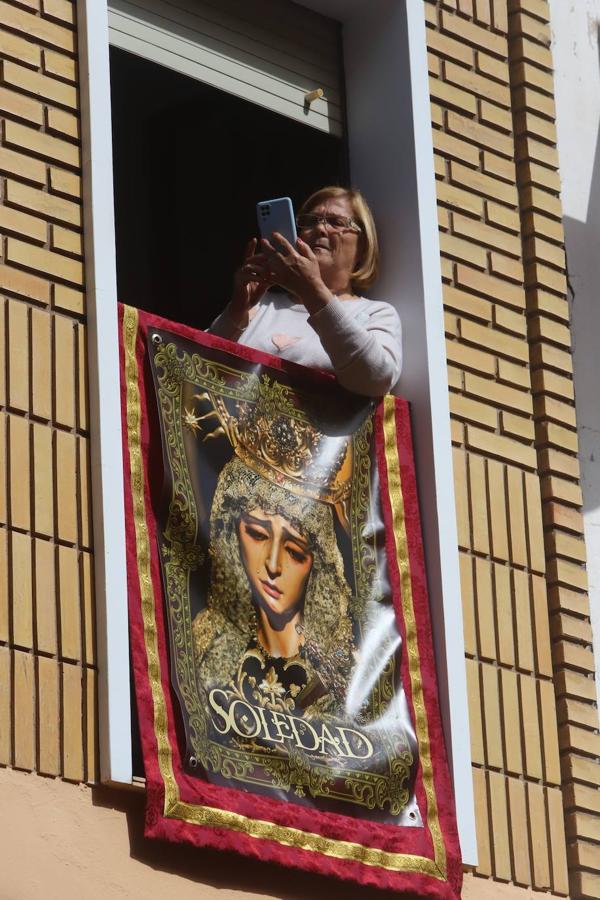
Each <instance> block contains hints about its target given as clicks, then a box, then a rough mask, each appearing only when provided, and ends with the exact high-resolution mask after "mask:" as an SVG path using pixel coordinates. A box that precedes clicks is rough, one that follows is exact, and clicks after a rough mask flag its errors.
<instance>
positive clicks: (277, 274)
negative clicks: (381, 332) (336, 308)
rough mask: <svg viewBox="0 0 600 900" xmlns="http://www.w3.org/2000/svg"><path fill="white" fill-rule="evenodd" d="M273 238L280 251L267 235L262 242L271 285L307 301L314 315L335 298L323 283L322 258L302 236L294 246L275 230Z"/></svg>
mask: <svg viewBox="0 0 600 900" xmlns="http://www.w3.org/2000/svg"><path fill="white" fill-rule="evenodd" d="M273 239H274V240H275V241H276V242H277V244H278V245H279V246H280V247H281V248H282V249H281V250H277V249H276V248H275V247H273V245H272V244H271V243H270V242H269V241H267V240H266V239H265V238H263V239H262V240H261V242H260V247H261V250H262V251H263V254H264V259H265V260H266V263H267V266H268V268H269V270H270V274H269V276H268V277H269V278H270V280H271V284H278V285H280V286H281V287H282V288H283V289H284V290H286V291H289V293H290V294H293V295H294V296H295V297H297V298H298V299H299V300H300V302H301V303H304V305H305V306H306V308H307V310H308V312H309V313H310V314H311V315H312V314H313V313H315V312H317V311H318V310H319V309H321V308H322V307H323V306H325V305H326V304H327V303H329V300H330V298H331V293H330V291H329V290H328V289H327V287H326V286H325V284H324V283H323V279H322V278H321V271H320V268H319V261H318V259H317V257H316V256H315V254H314V252H313V250H312V248H311V247H309V245H308V244H307V243H305V242H304V241H303V240H301V239H300V238H298V239H297V241H296V246H295V247H293V246H292V245H291V244H290V242H289V241H288V240H286V238H285V237H284V236H283V235H282V234H279V232H277V231H274V232H273Z"/></svg>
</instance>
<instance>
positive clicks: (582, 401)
mask: <svg viewBox="0 0 600 900" xmlns="http://www.w3.org/2000/svg"><path fill="white" fill-rule="evenodd" d="M550 9H551V16H552V52H553V55H554V66H555V89H556V108H557V126H558V151H559V159H560V174H561V183H562V203H563V213H564V224H565V238H566V247H567V266H568V272H569V282H570V286H571V289H572V294H571V315H572V327H573V351H574V370H575V392H576V399H577V425H578V433H579V448H580V449H579V453H580V462H581V478H582V487H583V504H584V523H585V540H586V547H587V566H588V575H589V585H590V606H591V612H592V628H593V634H594V649H595V656H596V667H597V670H596V677H597V680H598V682H599V683H600V399H599V397H600V346H599V345H600V140H599V128H600V47H599V43H598V33H599V29H600V0H568V2H565V0H550Z"/></svg>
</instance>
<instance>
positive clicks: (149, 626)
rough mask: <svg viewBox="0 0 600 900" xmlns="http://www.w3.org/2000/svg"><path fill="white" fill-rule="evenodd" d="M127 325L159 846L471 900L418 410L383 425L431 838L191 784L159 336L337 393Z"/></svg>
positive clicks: (125, 385) (396, 581) (262, 359)
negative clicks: (173, 635)
mask: <svg viewBox="0 0 600 900" xmlns="http://www.w3.org/2000/svg"><path fill="white" fill-rule="evenodd" d="M119 313H120V322H121V361H122V372H123V379H122V399H123V449H124V472H125V485H126V491H125V494H126V506H125V517H126V531H127V558H128V588H129V602H130V633H131V646H132V660H133V669H134V681H135V689H136V698H137V705H138V717H139V722H140V732H141V740H142V750H143V755H144V764H145V770H146V779H147V814H146V833H147V835H148V836H151V837H158V838H164V839H167V840H171V841H186V842H189V843H192V844H195V845H197V846H212V847H217V848H223V849H229V850H236V851H238V852H240V853H243V854H245V855H249V856H254V857H257V858H259V859H262V860H265V861H274V862H278V863H280V864H283V865H286V866H290V865H292V866H296V867H299V868H303V869H307V870H311V871H318V872H321V873H325V874H332V875H335V876H336V877H339V878H343V879H348V880H353V881H357V882H359V883H362V884H370V885H376V886H378V887H381V888H392V889H394V890H396V891H408V892H411V893H413V894H417V895H419V896H432V897H448V898H456V897H459V896H460V883H461V880H462V870H461V864H460V849H459V844H458V836H457V830H456V821H455V814H454V803H453V797H452V791H451V785H450V778H449V773H448V767H447V762H446V757H445V751H444V742H443V733H442V728H441V719H440V715H439V708H438V703H437V689H436V680H435V661H434V656H433V647H432V642H431V630H430V622H429V606H428V600H427V589H426V577H425V566H424V558H423V551H422V545H421V534H420V522H419V513H418V499H417V493H416V482H415V474H414V465H413V457H412V445H411V438H410V424H409V415H408V405H407V404H406V402H405V401H401V400H395V401H394V400H393V399H392V398H386V399H385V400H384V401H383V402H382V403H381V404H380V407H379V409H378V412H377V415H376V420H375V434H376V449H377V462H378V469H379V477H380V483H381V491H382V505H383V510H384V516H385V521H386V534H387V537H386V541H387V547H386V549H387V555H388V563H389V573H390V581H391V584H392V589H393V594H394V604H395V608H396V613H397V619H398V625H399V628H400V631H401V634H402V637H403V640H404V642H405V644H404V646H405V647H406V641H407V639H409V640H413V639H414V640H416V646H417V647H418V655H419V660H420V665H419V670H418V672H417V673H416V674H417V678H416V679H415V673H414V672H413V675H412V686H411V673H410V672H409V670H408V656H409V654H408V653H406V652H404V653H403V654H402V659H403V663H402V678H403V683H404V685H405V690H406V693H407V697H408V699H409V702H410V701H411V700H412V701H413V705H412V710H413V720H414V719H415V718H416V719H417V721H416V722H415V726H416V732H417V737H418V740H419V745H420V754H421V758H422V759H423V758H424V757H425V758H426V757H427V756H429V759H430V764H429V767H428V772H427V773H425V774H426V776H427V777H426V779H425V780H426V783H427V785H428V788H427V789H426V786H425V783H424V772H423V769H424V766H420V768H419V772H418V778H417V788H416V792H417V798H418V803H419V807H420V809H421V810H422V811H423V812H425V811H427V814H426V815H424V816H423V818H424V820H425V821H426V827H424V828H422V829H420V828H419V829H417V828H414V827H410V828H401V827H396V826H390V825H383V824H378V823H372V822H362V821H361V820H357V819H354V818H351V817H348V816H338V815H335V814H332V813H325V812H319V811H316V810H308V809H306V808H303V807H300V806H296V805H295V804H292V803H282V802H280V801H276V800H272V799H270V798H264V797H261V798H257V797H256V796H254V795H252V794H249V793H247V792H244V791H240V790H236V789H233V788H223V787H218V786H215V785H211V784H208V783H205V782H201V781H200V780H199V779H195V778H191V777H190V776H188V775H186V773H185V772H184V771H183V768H182V765H181V759H180V757H179V751H178V743H177V739H176V735H175V715H174V709H173V705H172V696H171V688H170V684H169V665H168V654H167V636H166V635H167V631H166V622H165V620H164V613H163V593H162V583H161V576H160V568H159V560H158V553H157V541H156V529H155V520H154V516H153V515H152V510H153V506H154V502H155V498H154V497H153V496H152V495H151V491H150V483H151V481H152V480H153V479H151V478H149V477H148V474H149V473H148V463H149V459H150V456H151V454H150V452H149V450H150V441H151V439H152V440H153V441H156V440H157V438H156V437H155V435H157V434H158V423H157V421H156V412H155V407H154V403H153V397H152V393H151V391H147V387H148V386H151V385H152V381H151V377H150V373H149V368H148V361H147V355H146V338H147V332H148V329H150V328H163V329H166V330H169V331H171V332H173V333H175V334H179V335H181V336H182V337H186V338H188V339H190V340H193V341H195V342H196V343H198V344H200V345H204V346H210V347H216V348H218V349H221V350H222V351H223V352H224V353H226V354H231V355H232V356H234V357H236V356H237V357H238V358H239V357H242V358H246V359H251V360H252V361H255V362H259V363H262V364H264V365H268V366H270V367H271V368H275V369H284V370H286V371H287V372H291V373H294V375H296V376H297V377H298V379H299V380H300V381H301V382H303V383H304V385H306V383H307V381H308V382H311V383H312V384H313V386H314V385H315V384H316V383H320V384H323V386H325V384H327V386H329V385H330V384H331V381H332V379H331V377H330V376H327V375H323V374H322V373H314V372H310V371H309V370H306V369H304V368H301V367H298V366H294V365H293V364H291V363H286V362H284V361H282V360H281V359H279V358H277V357H270V356H268V355H266V354H261V353H258V352H256V351H253V350H250V349H249V348H245V347H240V346H239V345H237V344H231V343H230V342H228V341H225V340H223V339H220V338H216V337H213V336H210V335H207V334H206V333H204V332H198V331H195V330H194V329H191V328H189V327H186V326H181V325H177V324H174V323H171V322H168V321H165V320H163V319H160V318H158V317H156V316H152V315H150V314H147V313H143V312H139V313H138V311H137V310H135V311H133V310H129V309H128V308H126V307H125V308H124V307H121V308H120V310H119ZM390 404H391V405H390ZM151 436H152V438H151ZM392 444H393V445H394V453H395V455H396V458H397V460H398V463H399V465H397V468H398V473H397V474H398V477H399V479H400V483H401V496H396V497H394V496H393V495H392V496H390V487H391V486H392V485H391V482H393V480H394V478H395V477H396V473H395V470H394V472H391V473H390V472H389V471H388V466H389V461H390V459H392V465H393V454H392V455H390V447H391V446H392ZM399 500H401V501H402V504H401V505H402V506H403V521H404V531H405V536H406V538H405V552H404V555H405V556H406V559H403V558H402V556H401V554H399V548H398V546H397V542H395V541H394V523H395V522H397V515H398V501H399ZM395 516H396V519H395ZM399 560H400V564H399ZM401 567H402V568H403V571H404V576H402V574H401V572H400V568H401ZM407 573H408V574H407ZM403 577H404V581H403ZM407 578H408V581H407V580H406V579H407ZM403 584H404V594H405V595H407V594H409V593H411V594H412V600H411V603H412V608H413V610H414V619H415V621H414V627H413V628H412V632H411V633H410V634H408V637H407V627H406V621H405V616H404V612H403V593H402V586H403ZM407 588H409V589H408V590H407ZM404 600H406V597H404ZM415 685H416V691H415V690H414V688H415ZM417 692H418V693H419V697H418V700H419V704H420V707H421V708H422V710H423V715H424V719H423V723H421V724H424V725H425V733H428V734H429V741H428V742H427V745H425V744H424V743H423V731H424V729H423V727H421V725H420V723H419V721H418V720H419V716H418V715H417V716H416V717H415V716H414V709H415V707H414V699H415V698H414V697H413V693H415V694H416V693H417ZM424 751H426V752H425V753H424ZM436 829H437V830H436ZM438 832H439V838H438V839H437V849H436V838H435V835H436V834H437V833H438ZM272 835H274V836H276V837H275V839H274V838H273V837H272ZM432 835H433V837H432ZM419 860H420V861H421V862H419Z"/></svg>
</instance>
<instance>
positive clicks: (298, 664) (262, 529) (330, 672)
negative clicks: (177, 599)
mask: <svg viewBox="0 0 600 900" xmlns="http://www.w3.org/2000/svg"><path fill="white" fill-rule="evenodd" d="M209 554H210V557H211V574H210V585H209V591H208V603H207V607H206V609H204V610H202V611H201V612H200V613H198V615H197V616H196V618H195V620H194V625H193V631H194V642H195V651H196V660H197V666H198V671H199V676H200V678H199V680H200V683H201V684H202V685H203V687H204V688H205V689H209V688H210V687H211V686H214V685H216V684H218V685H220V686H227V685H229V686H230V689H232V690H234V691H237V692H238V693H242V694H244V696H245V697H246V699H247V700H248V701H249V702H253V703H259V705H263V706H268V707H270V708H275V709H280V710H283V711H285V710H287V711H289V712H291V711H293V710H296V711H297V712H302V710H304V709H306V707H307V706H309V705H311V704H313V703H315V702H316V703H317V704H318V708H319V709H320V710H321V711H324V710H329V709H332V708H336V707H337V706H338V705H340V704H341V702H342V701H343V697H344V694H345V690H346V686H347V682H348V678H349V676H350V667H351V664H352V661H353V656H352V654H353V649H354V647H353V637H352V622H351V619H350V615H349V609H348V607H349V604H350V588H349V586H348V583H347V581H346V579H345V576H344V567H343V561H342V557H341V554H340V551H339V548H338V545H337V541H336V537H335V531H334V527H333V515H332V511H331V508H330V506H329V505H328V504H326V503H322V502H319V501H315V500H312V499H309V498H307V497H302V496H298V495H296V494H292V493H291V492H290V491H288V490H286V489H285V488H283V487H281V486H279V485H276V484H273V483H271V482H270V481H268V480H267V479H265V478H263V477H262V476H261V475H259V474H258V473H256V472H254V471H253V470H252V469H250V468H248V466H246V465H245V464H244V463H243V462H242V461H241V460H240V459H238V458H237V457H234V458H233V459H231V460H230V461H229V462H228V463H226V465H225V466H224V467H223V470H222V472H221V474H220V476H219V481H218V484H217V489H216V491H215V495H214V499H213V505H212V510H211V517H210V545H209Z"/></svg>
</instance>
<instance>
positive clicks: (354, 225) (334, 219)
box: [296, 213, 362, 231]
mask: <svg viewBox="0 0 600 900" xmlns="http://www.w3.org/2000/svg"><path fill="white" fill-rule="evenodd" d="M321 223H323V225H325V226H326V227H327V228H330V229H331V230H332V231H344V230H346V231H362V225H359V223H358V222H355V221H354V219H350V218H349V217H348V216H335V215H322V216H320V215H317V213H302V214H301V215H299V216H296V225H297V226H298V228H300V229H302V230H304V229H306V228H314V227H315V226H316V225H320V224H321Z"/></svg>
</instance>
